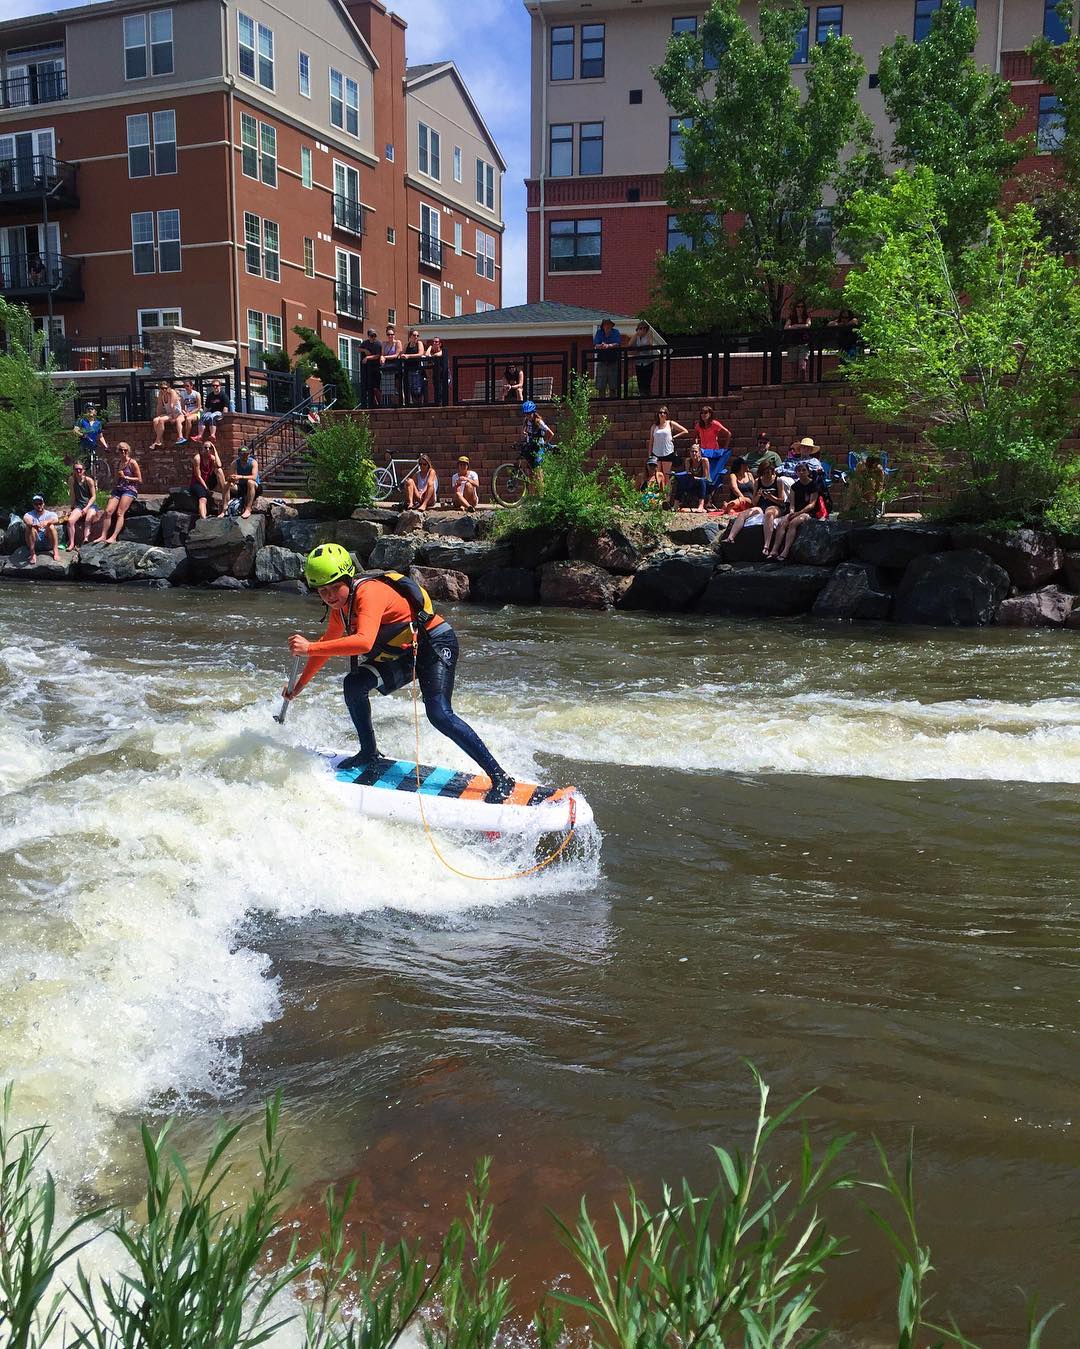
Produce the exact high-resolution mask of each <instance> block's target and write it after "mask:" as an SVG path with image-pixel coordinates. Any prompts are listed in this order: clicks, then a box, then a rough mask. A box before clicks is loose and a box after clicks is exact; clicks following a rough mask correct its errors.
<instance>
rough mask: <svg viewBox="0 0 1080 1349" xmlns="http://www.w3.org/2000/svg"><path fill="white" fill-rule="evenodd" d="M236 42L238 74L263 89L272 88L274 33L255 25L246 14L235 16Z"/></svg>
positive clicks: (257, 24) (262, 25) (270, 29)
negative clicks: (238, 54) (238, 52)
mask: <svg viewBox="0 0 1080 1349" xmlns="http://www.w3.org/2000/svg"><path fill="white" fill-rule="evenodd" d="M236 40H237V44H238V46H239V48H240V74H241V75H243V76H244V78H245V79H249V80H255V81H256V82H257V83H259V84H261V85H262V87H263V88H264V89H273V87H274V31H273V29H272V28H267V26H266V24H264V23H256V22H255V20H254V19H252V18H251V17H250V16H249V15H247V14H238V15H237V16H236Z"/></svg>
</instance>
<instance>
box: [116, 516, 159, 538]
mask: <svg viewBox="0 0 1080 1349" xmlns="http://www.w3.org/2000/svg"><path fill="white" fill-rule="evenodd" d="M120 542H121V543H160V542H161V516H160V514H159V515H137V516H136V517H135V519H134V520H133V519H131V513H130V511H129V512H128V514H127V515H125V516H124V528H123V529H122V530H121V531H120Z"/></svg>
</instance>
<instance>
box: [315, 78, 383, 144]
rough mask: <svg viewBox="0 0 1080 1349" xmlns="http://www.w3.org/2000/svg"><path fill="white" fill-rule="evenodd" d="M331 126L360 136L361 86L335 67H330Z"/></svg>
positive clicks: (351, 134)
mask: <svg viewBox="0 0 1080 1349" xmlns="http://www.w3.org/2000/svg"><path fill="white" fill-rule="evenodd" d="M330 124H331V126H337V127H341V129H342V130H343V131H347V132H348V133H349V135H350V136H359V134H360V86H359V85H358V84H357V83H356V81H355V80H350V79H349V78H348V76H346V75H343V74H342V73H341V71H340V70H335V69H334V68H333V66H331V67H330ZM390 158H391V159H392V158H393V155H391V156H390Z"/></svg>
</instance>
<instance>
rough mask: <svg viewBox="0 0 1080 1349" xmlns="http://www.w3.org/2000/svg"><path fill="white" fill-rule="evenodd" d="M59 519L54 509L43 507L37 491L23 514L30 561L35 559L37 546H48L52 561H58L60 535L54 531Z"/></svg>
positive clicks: (42, 498) (43, 501)
mask: <svg viewBox="0 0 1080 1349" xmlns="http://www.w3.org/2000/svg"><path fill="white" fill-rule="evenodd" d="M59 519H60V517H59V516H58V515H57V513H56V512H55V511H50V510H46V509H45V498H44V497H43V496H42V495H41V494H40V492H39V493H37V494H36V495H35V497H34V500H33V504H32V506H31V508H30V510H28V511H27V512H26V514H25V515H24V516H23V525H24V526H25V528H26V546H27V548H29V550H30V561H31V562H36V561H37V550H38V549H39V548H48V549H49V550H50V551H51V552H52V559H53V561H54V562H59V561H60V537H59V535H58V534H57V532H56V526H57V523H58V522H59Z"/></svg>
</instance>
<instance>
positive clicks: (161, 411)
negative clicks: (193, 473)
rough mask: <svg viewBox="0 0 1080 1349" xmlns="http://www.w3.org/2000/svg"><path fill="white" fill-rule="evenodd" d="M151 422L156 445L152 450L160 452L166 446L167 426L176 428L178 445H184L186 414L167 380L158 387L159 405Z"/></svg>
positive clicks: (152, 446) (153, 445)
mask: <svg viewBox="0 0 1080 1349" xmlns="http://www.w3.org/2000/svg"><path fill="white" fill-rule="evenodd" d="M151 420H152V425H153V427H154V443H153V444H152V445H151V446H150V448H151V449H152V450H160V449H161V448H162V446H163V445H164V443H165V441H164V436H165V428H166V426H172V427H173V428H175V430H176V443H177V445H182V444H183V443H184V414H183V411H182V410H181V407H180V399H179V397H178V396H177V393H176V390H175V389H174V388H173V387H172V385H171V384H170V383H169V381H168V380H167V379H163V380H162V381H161V383H160V384H159V385H158V394H157V405H156V407H155V408H154V416H153V418H152V419H151Z"/></svg>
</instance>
